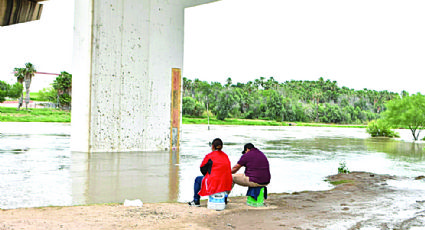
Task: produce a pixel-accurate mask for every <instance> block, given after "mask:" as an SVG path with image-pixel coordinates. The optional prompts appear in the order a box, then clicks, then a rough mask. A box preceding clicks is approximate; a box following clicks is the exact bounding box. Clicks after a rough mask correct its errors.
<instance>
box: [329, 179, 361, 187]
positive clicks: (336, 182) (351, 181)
mask: <svg viewBox="0 0 425 230" xmlns="http://www.w3.org/2000/svg"><path fill="white" fill-rule="evenodd" d="M328 182H329V183H331V184H332V185H335V186H336V185H340V184H354V183H355V181H353V180H336V181H328Z"/></svg>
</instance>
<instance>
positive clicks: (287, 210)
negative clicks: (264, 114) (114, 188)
mask: <svg viewBox="0 0 425 230" xmlns="http://www.w3.org/2000/svg"><path fill="white" fill-rule="evenodd" d="M328 179H329V181H344V182H345V183H342V184H340V185H337V186H336V187H335V188H334V189H332V190H328V191H305V192H300V193H291V194H286V193H284V194H269V195H268V199H267V203H266V204H267V206H266V207H261V208H254V207H249V206H247V205H246V197H231V201H230V203H229V204H228V205H227V206H226V209H225V210H223V211H215V210H210V209H207V207H206V206H207V204H206V201H203V202H201V207H189V206H188V205H187V204H182V203H155V204H144V205H143V207H126V206H123V205H90V206H72V207H42V208H25V209H11V210H2V211H0V213H1V214H0V229H330V228H329V226H333V224H335V223H336V222H338V221H342V220H343V221H347V220H355V218H356V217H357V215H359V214H356V212H355V211H353V210H354V209H359V208H362V207H361V206H362V204H364V203H367V202H368V201H371V200H374V199H375V198H376V197H377V196H378V195H380V194H382V193H385V192H391V189H390V188H389V187H388V186H387V185H386V183H385V181H387V180H388V179H395V177H392V176H388V175H377V174H372V173H366V172H352V173H350V174H338V175H333V176H330V177H328ZM342 229H347V228H342ZM348 229H361V223H357V224H353V225H352V227H350V228H348Z"/></svg>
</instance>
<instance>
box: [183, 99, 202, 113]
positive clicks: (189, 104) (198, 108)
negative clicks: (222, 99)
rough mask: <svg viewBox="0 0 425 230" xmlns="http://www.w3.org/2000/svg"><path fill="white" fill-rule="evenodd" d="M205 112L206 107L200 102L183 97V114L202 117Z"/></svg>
mask: <svg viewBox="0 0 425 230" xmlns="http://www.w3.org/2000/svg"><path fill="white" fill-rule="evenodd" d="M204 111H205V107H204V105H203V104H202V103H200V102H199V101H196V100H195V99H194V98H192V97H183V106H182V113H183V115H189V116H198V117H199V116H201V115H202V114H203V113H204Z"/></svg>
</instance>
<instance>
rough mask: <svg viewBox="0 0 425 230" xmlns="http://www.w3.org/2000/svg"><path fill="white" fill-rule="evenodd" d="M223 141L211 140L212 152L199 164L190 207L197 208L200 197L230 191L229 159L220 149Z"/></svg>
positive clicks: (218, 139)
mask: <svg viewBox="0 0 425 230" xmlns="http://www.w3.org/2000/svg"><path fill="white" fill-rule="evenodd" d="M222 148H223V141H221V139H220V138H216V139H214V140H213V142H212V144H211V150H212V152H210V153H208V154H207V155H206V156H205V158H204V160H203V161H202V163H201V167H200V169H201V173H202V174H203V176H198V177H196V179H195V184H194V188H193V190H194V195H193V201H191V202H189V205H191V206H199V205H200V198H201V196H210V195H213V194H215V193H219V192H229V191H230V190H232V183H233V180H232V172H231V165H230V160H229V157H228V156H227V154H226V153H225V152H223V151H222V150H221V149H222Z"/></svg>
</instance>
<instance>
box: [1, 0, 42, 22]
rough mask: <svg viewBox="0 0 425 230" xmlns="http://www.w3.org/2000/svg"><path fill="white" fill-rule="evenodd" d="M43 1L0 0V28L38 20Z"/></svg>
mask: <svg viewBox="0 0 425 230" xmlns="http://www.w3.org/2000/svg"><path fill="white" fill-rule="evenodd" d="M41 1H45V0H0V26H8V25H13V24H17V23H23V22H29V21H34V20H39V19H40V17H41V12H42V11H43V5H42V4H38V2H41Z"/></svg>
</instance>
